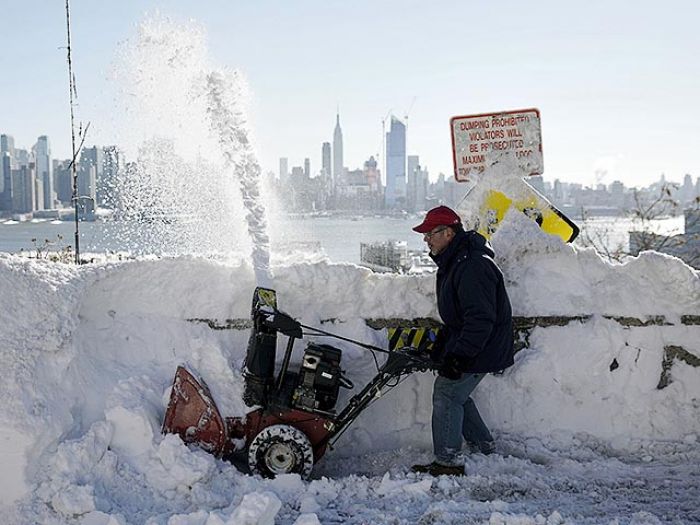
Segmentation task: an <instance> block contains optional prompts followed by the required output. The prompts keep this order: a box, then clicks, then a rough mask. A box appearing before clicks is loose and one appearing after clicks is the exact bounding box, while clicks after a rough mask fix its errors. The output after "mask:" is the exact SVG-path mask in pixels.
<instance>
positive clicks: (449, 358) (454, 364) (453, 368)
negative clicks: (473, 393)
mask: <svg viewBox="0 0 700 525" xmlns="http://www.w3.org/2000/svg"><path fill="white" fill-rule="evenodd" d="M438 375H439V376H441V377H444V378H445V379H451V380H453V381H456V380H457V379H460V378H461V377H462V371H461V370H460V367H459V362H458V361H457V358H456V357H455V356H453V355H451V354H447V355H446V356H445V360H444V361H443V362H442V364H441V365H440V368H438Z"/></svg>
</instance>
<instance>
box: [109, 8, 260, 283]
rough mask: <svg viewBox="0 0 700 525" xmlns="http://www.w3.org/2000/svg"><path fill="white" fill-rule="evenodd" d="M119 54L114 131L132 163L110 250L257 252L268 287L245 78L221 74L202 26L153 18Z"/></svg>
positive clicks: (115, 184) (117, 179) (121, 179)
mask: <svg viewBox="0 0 700 525" xmlns="http://www.w3.org/2000/svg"><path fill="white" fill-rule="evenodd" d="M119 55H120V56H119V59H118V60H117V63H116V67H115V75H114V76H115V81H116V83H117V85H118V91H119V92H118V96H117V99H118V101H119V103H120V104H119V106H120V107H118V108H117V111H116V112H115V114H116V115H118V116H119V117H118V119H117V121H116V122H115V126H114V127H115V128H116V131H117V134H118V135H119V138H118V143H119V145H120V149H121V150H122V151H123V154H124V158H125V159H126V160H128V161H129V162H128V164H126V168H120V169H119V170H118V172H117V173H116V175H115V176H114V180H113V181H112V184H111V186H112V191H111V192H110V193H111V195H110V199H111V200H112V202H113V203H114V204H115V208H116V210H115V216H116V217H118V218H119V219H120V220H119V221H115V222H114V223H113V228H110V230H109V232H108V233H109V234H110V235H111V237H113V239H111V242H110V244H111V245H112V246H113V245H117V246H120V247H121V248H122V249H125V250H128V251H131V252H133V253H148V254H151V253H154V254H167V255H185V254H203V255H219V254H224V255H229V254H234V255H237V256H243V257H246V258H247V257H249V255H248V254H249V253H250V250H251V249H252V252H253V265H254V267H255V268H256V275H258V282H259V283H261V284H264V283H265V282H266V280H265V279H266V276H267V273H268V272H267V268H268V267H269V263H268V261H269V241H268V238H267V234H266V221H265V213H264V205H263V203H262V199H261V197H260V193H259V191H258V189H259V182H258V180H259V177H260V167H259V164H258V162H257V160H256V158H255V155H254V153H253V151H252V147H251V144H250V140H249V135H250V133H249V129H248V122H247V115H246V111H245V100H246V99H247V97H246V95H245V92H246V85H245V82H244V81H243V80H242V79H241V78H240V74H238V73H237V72H223V73H220V72H218V70H217V65H216V64H213V63H212V60H211V59H210V57H209V53H208V49H207V45H206V39H205V31H204V29H203V28H201V27H200V26H199V25H197V24H196V23H193V22H187V23H183V24H179V23H175V22H173V21H171V20H169V19H168V18H166V17H163V16H160V15H155V16H149V17H147V18H146V19H145V20H144V21H143V22H142V23H141V24H140V25H139V27H138V28H137V33H136V36H135V37H134V38H132V39H129V40H128V41H127V42H126V43H125V44H124V45H123V46H122V48H121V49H120V52H119ZM232 168H233V169H232ZM241 195H242V199H241Z"/></svg>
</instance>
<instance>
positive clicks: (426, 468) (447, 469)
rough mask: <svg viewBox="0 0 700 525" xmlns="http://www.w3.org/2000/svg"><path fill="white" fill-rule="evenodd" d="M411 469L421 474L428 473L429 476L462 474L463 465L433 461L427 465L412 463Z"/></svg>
mask: <svg viewBox="0 0 700 525" xmlns="http://www.w3.org/2000/svg"><path fill="white" fill-rule="evenodd" d="M411 470H412V471H413V472H418V473H421V474H430V475H431V476H463V475H464V465H442V464H440V463H438V462H437V461H433V462H432V463H430V464H429V465H413V466H412V467H411Z"/></svg>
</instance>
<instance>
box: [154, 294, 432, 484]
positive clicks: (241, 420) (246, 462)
mask: <svg viewBox="0 0 700 525" xmlns="http://www.w3.org/2000/svg"><path fill="white" fill-rule="evenodd" d="M251 317H252V321H253V327H252V328H251V333H250V338H249V340H248V348H247V352H246V360H245V368H244V380H245V388H244V394H243V401H244V402H245V404H246V405H247V406H248V407H251V411H250V412H248V413H247V414H246V415H245V416H243V417H222V416H221V413H220V412H219V409H218V408H217V406H216V403H215V402H214V399H213V398H212V396H211V393H210V392H209V389H208V387H207V385H206V383H205V382H204V381H203V380H202V379H201V378H197V377H195V376H194V375H193V374H192V373H190V372H189V371H187V370H186V369H185V368H184V367H183V366H179V367H178V369H177V372H176V373H175V379H174V381H173V386H172V390H171V394H170V401H169V403H168V408H167V410H166V413H165V419H164V421H163V429H162V430H163V433H173V434H178V435H179V436H180V437H181V438H182V440H183V441H184V442H185V443H187V444H195V445H197V446H199V447H201V448H202V449H204V450H206V451H208V452H210V453H212V454H214V455H215V456H217V457H219V458H222V459H225V460H228V461H230V462H232V463H233V464H234V465H236V466H237V467H238V468H240V469H242V470H249V471H250V472H252V473H255V474H260V475H262V476H264V477H274V476H276V475H278V474H287V473H297V474H299V475H301V476H302V477H303V478H308V477H309V475H310V474H311V470H312V468H313V466H314V464H315V463H317V462H318V461H319V460H320V459H321V458H322V457H323V455H324V453H325V452H326V450H327V448H329V447H331V446H332V445H333V444H334V443H335V441H336V440H337V439H338V438H339V437H340V435H341V434H342V433H343V432H344V431H345V430H346V429H347V428H348V426H349V425H350V424H351V423H352V422H353V421H355V419H357V417H358V416H359V415H360V413H362V411H363V410H364V409H365V408H367V407H368V406H369V405H370V403H372V401H374V400H375V399H377V398H378V397H379V396H380V395H381V394H382V393H383V392H384V391H388V390H389V389H391V388H393V387H395V386H396V385H398V383H399V381H400V379H401V378H402V377H405V376H407V375H409V374H411V373H413V372H418V371H421V372H422V371H427V370H430V369H432V368H433V364H432V362H431V360H430V358H429V356H428V353H427V349H428V348H429V344H430V342H429V339H428V338H424V340H423V343H421V345H419V346H418V347H413V346H407V345H404V346H401V345H395V344H394V345H393V346H394V347H396V348H395V349H392V350H385V349H382V348H379V347H376V346H372V345H368V344H365V343H362V342H359V341H354V340H352V339H349V338H346V337H342V336H339V335H335V334H331V333H329V332H326V331H323V330H320V329H318V328H313V327H310V326H306V325H303V324H301V323H300V322H298V321H297V320H295V319H293V318H292V317H290V316H289V315H287V314H285V313H283V312H281V311H279V310H278V309H277V294H276V292H275V291H274V290H271V289H268V288H260V287H258V288H256V289H255V292H254V294H253V306H252V311H251ZM303 329H306V330H308V332H307V334H306V335H323V336H330V337H334V338H337V339H339V340H343V341H347V342H350V343H353V344H355V345H358V346H360V347H362V348H365V349H367V350H370V351H372V352H380V353H385V354H388V356H387V358H386V360H385V362H384V363H383V364H382V365H381V366H379V365H378V366H377V374H376V375H375V376H374V377H373V378H372V379H371V380H370V381H369V382H368V383H367V385H365V387H364V388H362V390H361V391H360V392H359V393H358V394H356V395H355V396H354V397H352V398H351V399H350V400H349V402H348V403H347V405H346V406H345V407H344V408H342V409H340V410H336V402H337V400H338V395H339V392H340V388H347V389H352V388H354V385H353V383H352V382H351V381H350V380H349V379H348V378H347V377H346V376H345V375H344V373H343V370H342V369H341V367H340V362H341V357H342V352H341V350H340V349H338V348H335V347H333V346H330V345H327V344H317V343H314V342H309V343H308V344H307V346H306V348H305V349H304V354H303V356H302V360H301V364H300V365H299V368H298V370H295V371H293V370H291V369H290V360H291V356H292V352H293V347H294V342H295V341H296V340H297V339H303V337H304V332H303ZM278 333H281V334H282V335H285V336H287V338H288V339H287V346H286V351H285V353H284V357H283V359H282V362H281V365H280V369H279V371H278V372H277V374H276V375H275V359H276V349H277V334H278ZM375 361H376V357H375ZM377 363H378V362H377ZM295 368H296V367H295Z"/></svg>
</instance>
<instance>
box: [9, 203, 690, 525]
mask: <svg viewBox="0 0 700 525" xmlns="http://www.w3.org/2000/svg"><path fill="white" fill-rule="evenodd" d="M493 244H494V247H495V249H496V251H497V253H498V260H499V263H500V265H501V266H502V268H503V270H504V273H505V275H506V279H507V284H508V287H509V291H510V293H511V299H512V302H513V307H514V313H515V315H516V316H520V317H536V316H551V315H560V316H571V317H575V316H585V317H583V318H582V320H580V321H577V320H574V321H569V322H567V323H564V325H563V326H550V327H542V326H540V327H535V328H532V329H531V330H529V331H528V333H527V339H526V341H525V348H524V349H523V350H521V351H520V352H519V353H518V354H517V355H516V364H515V366H513V367H512V368H511V369H509V370H508V371H506V373H505V374H503V375H502V376H489V377H488V378H487V379H486V380H485V381H484V382H483V383H482V384H481V385H480V386H479V388H478V389H477V391H476V393H475V399H476V401H477V404H478V405H479V407H480V408H481V409H482V413H483V416H484V418H485V420H486V421H487V423H488V424H489V425H490V426H491V428H492V429H493V430H494V433H495V435H496V436H497V441H498V445H497V452H498V453H497V454H495V455H491V456H483V455H471V456H467V459H466V460H465V469H466V475H465V476H463V477H458V478H455V477H439V478H431V477H429V476H427V475H417V474H413V473H411V472H410V469H409V467H410V465H411V464H413V463H415V462H418V461H429V460H430V453H429V452H430V393H431V385H432V380H433V376H432V375H431V374H429V373H425V374H416V375H414V376H412V377H410V378H409V379H407V380H405V381H404V382H403V383H401V384H400V385H399V386H398V387H397V388H396V389H394V390H392V391H391V392H389V393H388V394H387V395H385V396H383V397H382V398H381V399H378V400H377V401H376V402H375V403H374V404H373V405H372V406H371V407H370V408H369V409H368V410H367V411H366V412H365V413H363V414H362V416H361V417H360V418H359V419H358V420H357V421H356V422H355V424H354V426H353V427H351V429H350V430H349V431H348V432H347V433H346V434H345V435H343V437H342V438H341V440H340V441H339V442H338V446H337V448H336V449H334V450H333V451H331V452H329V453H327V454H326V456H325V457H324V458H323V459H322V460H321V462H320V463H319V464H318V465H317V466H316V467H315V470H314V474H313V475H312V480H311V481H303V480H301V479H300V478H299V477H298V476H296V475H288V476H283V477H281V478H278V479H275V480H265V479H261V478H258V477H253V476H249V475H245V474H241V473H239V472H238V471H237V470H236V469H235V468H234V467H233V466H231V465H230V464H228V463H225V462H222V461H219V460H216V459H215V458H213V457H212V456H210V455H208V454H206V453H205V452H203V451H200V450H197V449H189V448H187V447H186V446H185V445H183V443H182V442H181V441H180V439H179V438H178V437H176V436H162V435H161V434H160V425H161V423H162V418H163V414H164V410H165V406H166V404H167V399H168V390H169V386H170V383H171V381H172V377H173V374H174V371H175V367H176V366H177V365H178V364H180V363H183V362H184V363H187V365H188V366H189V367H190V368H192V369H194V370H196V371H197V372H198V373H199V374H200V375H201V376H202V377H203V378H204V379H205V380H206V381H207V383H208V384H209V387H210V388H211V391H212V394H213V396H214V398H215V399H216V401H217V403H218V405H219V408H220V409H221V411H222V412H223V413H224V414H225V415H227V416H235V415H242V414H244V413H245V412H246V408H245V406H244V404H243V402H242V400H241V393H242V386H243V383H242V377H241V373H240V370H241V364H242V359H243V356H244V352H245V345H246V341H247V337H248V334H247V332H246V331H245V330H213V329H211V328H210V327H209V326H208V325H207V324H206V323H202V322H197V321H193V319H212V320H216V321H218V322H221V323H224V322H225V320H226V319H236V318H247V316H248V315H249V310H250V300H251V293H252V290H253V288H254V286H255V277H254V272H253V269H252V267H251V265H250V264H249V263H248V262H247V261H246V260H245V259H240V260H236V259H232V260H229V261H226V262H222V261H213V260H210V259H205V258H198V257H178V258H169V259H168V258H166V259H141V260H137V261H128V262H119V263H110V262H105V263H100V264H94V265H87V266H84V267H80V268H76V267H73V266H69V265H61V264H51V263H47V262H43V261H30V260H27V259H23V258H19V257H15V256H9V255H2V256H0V294H1V297H2V302H1V303H0V340H1V341H2V345H0V356H1V358H2V362H3V364H4V368H5V374H4V377H3V381H2V383H0V396H1V398H2V399H3V407H2V409H1V410H0V441H1V442H2V445H3V446H2V447H1V450H0V467H1V469H2V473H3V474H2V481H1V482H0V501H1V502H2V512H3V516H4V518H3V523H11V524H15V523H17V524H29V523H45V524H64V523H65V524H81V525H106V524H112V525H117V524H120V525H124V524H142V523H148V524H151V525H156V524H158V525H165V524H168V525H219V524H228V523H230V524H243V523H273V522H274V523H298V524H312V523H319V522H320V523H324V524H325V523H424V524H427V523H493V524H499V523H508V524H530V523H533V524H534V523H537V524H540V523H541V524H545V523H547V524H555V523H623V524H624V523H635V524H642V523H644V524H647V523H648V524H651V523H690V522H694V521H700V510H698V503H699V502H700V444H699V443H698V438H699V436H700V368H698V367H696V366H694V365H693V364H692V363H689V362H688V360H683V359H675V360H673V361H672V364H671V367H670V369H668V366H667V370H666V378H667V381H668V382H667V386H665V387H664V388H658V386H659V381H660V377H661V375H662V370H663V368H662V364H663V362H664V356H667V355H668V354H667V352H666V350H665V348H667V347H675V348H682V349H684V351H686V352H687V353H688V354H690V355H694V356H700V346H699V344H698V341H700V337H698V336H699V335H700V326H698V325H697V324H693V322H694V321H693V319H696V318H692V317H682V316H698V315H700V299H699V298H700V277H699V274H698V272H697V271H694V270H692V269H691V268H689V267H688V266H686V265H684V264H683V263H681V262H680V261H678V260H676V259H673V258H670V257H666V256H663V255H659V254H654V253H647V254H643V255H642V256H641V257H639V258H637V259H635V260H632V261H630V262H629V263H627V264H625V265H609V264H607V263H605V262H603V261H601V260H600V259H599V258H598V257H597V256H596V255H595V253H594V252H592V251H589V250H577V249H575V248H573V247H571V246H568V245H564V244H562V243H561V242H560V241H559V240H557V239H555V238H552V237H549V236H547V235H545V234H543V233H542V232H541V231H540V230H539V229H538V228H537V227H536V226H535V224H534V223H532V222H531V221H529V220H526V219H523V218H521V216H518V215H516V214H513V215H511V216H508V217H507V219H506V221H505V222H504V224H503V226H502V227H501V229H500V230H499V231H498V232H497V233H496V235H495V237H494V239H493ZM271 270H272V274H273V279H272V281H273V286H274V287H275V288H276V289H277V290H278V298H279V302H280V306H281V308H282V309H283V310H285V311H287V312H289V313H290V314H292V315H293V316H295V317H297V318H299V319H301V320H302V321H303V322H305V324H310V325H316V326H319V324H320V322H321V320H327V319H335V322H334V323H333V324H328V323H326V324H324V328H325V329H328V330H331V331H333V332H336V333H338V334H341V335H345V336H348V337H352V338H354V339H359V340H362V341H365V342H368V343H371V344H375V345H380V346H386V333H385V331H383V330H373V329H371V328H369V327H368V326H367V324H366V323H365V319H368V318H373V319H376V318H397V317H399V318H405V319H411V318H416V317H436V315H437V314H436V311H435V306H434V292H433V286H434V281H433V279H434V277H432V276H395V275H394V276H392V275H379V274H373V273H371V272H369V271H368V270H366V269H362V268H359V267H356V266H353V265H346V264H331V263H328V262H327V261H318V260H311V259H309V260H304V259H303V257H300V256H299V254H297V255H296V256H294V257H287V256H282V255H280V254H274V253H273V254H272V264H271ZM651 316H663V317H664V319H663V322H662V323H655V324H650V325H648V326H628V324H626V323H622V322H620V321H619V318H622V317H625V318H635V319H639V320H642V321H643V320H647V319H649V318H650V317H651ZM688 319H690V321H688ZM323 342H326V343H329V342H331V341H328V340H327V339H324V340H323ZM331 343H332V344H336V343H337V344H336V345H337V346H339V347H340V348H342V349H343V351H344V353H343V363H342V364H343V367H344V368H345V369H346V371H347V372H348V375H349V376H350V377H351V378H352V379H353V380H354V381H355V384H362V383H363V382H364V381H365V380H367V379H368V378H369V377H371V376H372V375H373V373H374V361H373V360H372V358H371V357H370V356H369V355H368V354H367V353H366V351H365V350H362V349H359V348H357V347H353V346H352V345H350V344H347V343H343V342H336V343H333V342H331ZM613 363H614V365H613ZM343 400H344V398H341V400H340V403H341V404H342V403H343ZM377 421H381V422H382V424H381V425H377V424H376V422H377Z"/></svg>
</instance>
